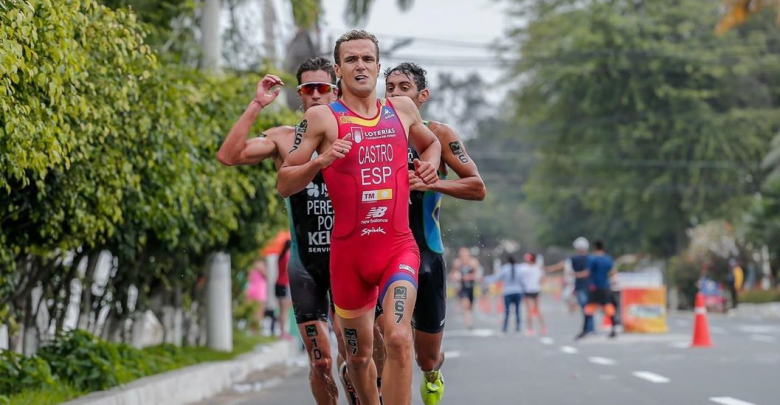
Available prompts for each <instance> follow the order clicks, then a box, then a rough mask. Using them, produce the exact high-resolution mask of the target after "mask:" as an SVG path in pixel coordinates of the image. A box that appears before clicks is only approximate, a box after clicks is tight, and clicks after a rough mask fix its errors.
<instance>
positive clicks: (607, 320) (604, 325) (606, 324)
mask: <svg viewBox="0 0 780 405" xmlns="http://www.w3.org/2000/svg"><path fill="white" fill-rule="evenodd" d="M601 327H602V328H604V329H612V317H611V316H607V315H604V321H603V322H602V323H601Z"/></svg>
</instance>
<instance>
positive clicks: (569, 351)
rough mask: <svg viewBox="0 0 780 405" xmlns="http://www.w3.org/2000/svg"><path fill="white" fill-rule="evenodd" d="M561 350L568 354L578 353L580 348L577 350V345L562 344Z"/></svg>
mask: <svg viewBox="0 0 780 405" xmlns="http://www.w3.org/2000/svg"><path fill="white" fill-rule="evenodd" d="M561 351H562V352H564V353H566V354H577V352H578V351H579V350H577V348H576V347H572V346H561Z"/></svg>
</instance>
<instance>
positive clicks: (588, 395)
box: [198, 300, 780, 405]
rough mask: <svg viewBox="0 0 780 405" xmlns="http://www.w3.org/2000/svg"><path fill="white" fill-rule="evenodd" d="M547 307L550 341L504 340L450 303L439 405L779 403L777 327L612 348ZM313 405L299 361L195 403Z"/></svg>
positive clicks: (729, 321) (721, 326) (719, 322)
mask: <svg viewBox="0 0 780 405" xmlns="http://www.w3.org/2000/svg"><path fill="white" fill-rule="evenodd" d="M544 304H545V305H544V306H543V313H545V314H546V315H547V317H548V318H549V319H548V323H549V334H548V335H547V336H544V337H540V336H532V337H527V336H523V335H520V334H508V335H503V334H501V333H499V332H498V326H499V322H500V317H499V316H498V315H485V314H479V317H478V319H477V322H476V329H474V330H471V331H468V330H465V329H464V328H463V324H462V322H461V318H460V316H459V311H458V309H457V308H455V307H454V306H452V305H451V306H450V308H451V310H450V316H449V319H448V324H447V329H446V332H445V333H446V334H445V336H446V337H445V351H446V352H447V355H448V360H447V363H446V365H445V368H444V375H445V377H446V382H447V391H446V395H445V399H444V401H442V404H443V405H473V404H498V405H500V404H512V405H515V404H535V405H546V404H549V405H558V404H561V405H567V404H574V403H579V404H598V405H613V404H614V405H625V404H627V403H631V404H633V405H644V404H648V405H649V404H663V405H669V404H686V405H693V404H724V405H750V404H754V405H776V404H779V403H780V388H778V384H779V380H778V379H777V375H778V374H777V372H778V370H780V322H777V321H757V320H739V319H733V318H727V317H723V316H716V315H711V316H710V327H711V331H712V338H713V340H714V343H715V345H716V346H715V347H714V348H711V349H691V348H688V347H687V345H688V343H689V342H690V334H691V329H692V319H693V314H692V313H683V314H677V315H672V316H670V319H669V328H670V331H669V333H667V334H663V335H620V336H619V337H618V338H617V339H614V340H611V339H608V338H607V337H606V335H605V334H604V333H601V334H600V335H598V336H593V337H590V338H587V339H584V340H582V341H579V342H574V341H573V339H572V337H573V336H574V335H575V333H576V331H577V329H578V328H579V325H580V320H579V318H578V316H577V315H576V314H567V313H565V311H564V310H563V309H562V308H561V305H560V304H558V303H555V302H552V301H551V300H550V301H546V302H545V303H544ZM334 375H335V374H334ZM414 381H415V384H414V387H415V390H414V391H413V398H414V401H413V403H414V404H416V405H419V404H422V402H421V401H420V399H419V394H418V393H417V390H416V387H417V384H418V383H419V381H420V374H419V372H416V373H415V377H414ZM341 401H342V402H341V403H344V404H346V401H345V400H344V399H343V398H342V399H341ZM313 403H314V401H313V399H312V397H311V394H310V393H309V391H308V381H307V372H306V368H305V358H304V357H303V356H301V357H300V358H299V359H296V360H294V361H292V362H290V364H288V365H287V366H284V367H279V368H277V369H275V370H270V371H267V372H265V373H263V374H259V375H257V376H253V378H252V379H251V381H249V382H247V384H244V385H240V386H237V387H234V390H232V391H230V392H226V393H225V394H223V395H221V396H220V397H217V398H214V399H212V400H210V401H208V402H205V403H202V404H198V405H217V404H219V405H285V404H295V405H298V404H313Z"/></svg>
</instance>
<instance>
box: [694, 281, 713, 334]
mask: <svg viewBox="0 0 780 405" xmlns="http://www.w3.org/2000/svg"><path fill="white" fill-rule="evenodd" d="M694 312H695V313H696V318H695V320H694V322H693V342H692V343H691V347H712V340H711V339H710V326H709V323H708V322H707V306H706V305H704V295H703V294H702V293H697V294H696V309H694Z"/></svg>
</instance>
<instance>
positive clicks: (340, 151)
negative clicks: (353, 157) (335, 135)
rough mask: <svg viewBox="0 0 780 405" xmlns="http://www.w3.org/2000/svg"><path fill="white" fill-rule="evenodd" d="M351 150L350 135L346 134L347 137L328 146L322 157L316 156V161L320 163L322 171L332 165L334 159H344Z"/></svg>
mask: <svg viewBox="0 0 780 405" xmlns="http://www.w3.org/2000/svg"><path fill="white" fill-rule="evenodd" d="M351 149H352V134H347V136H345V137H343V138H341V139H337V140H336V142H333V144H332V145H330V149H328V151H327V152H325V153H323V154H322V155H320V156H318V157H317V159H318V160H319V162H320V166H322V168H323V169H324V168H326V167H328V166H330V165H332V164H333V162H335V161H336V159H344V158H345V157H346V156H347V153H349V151H350V150H351Z"/></svg>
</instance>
